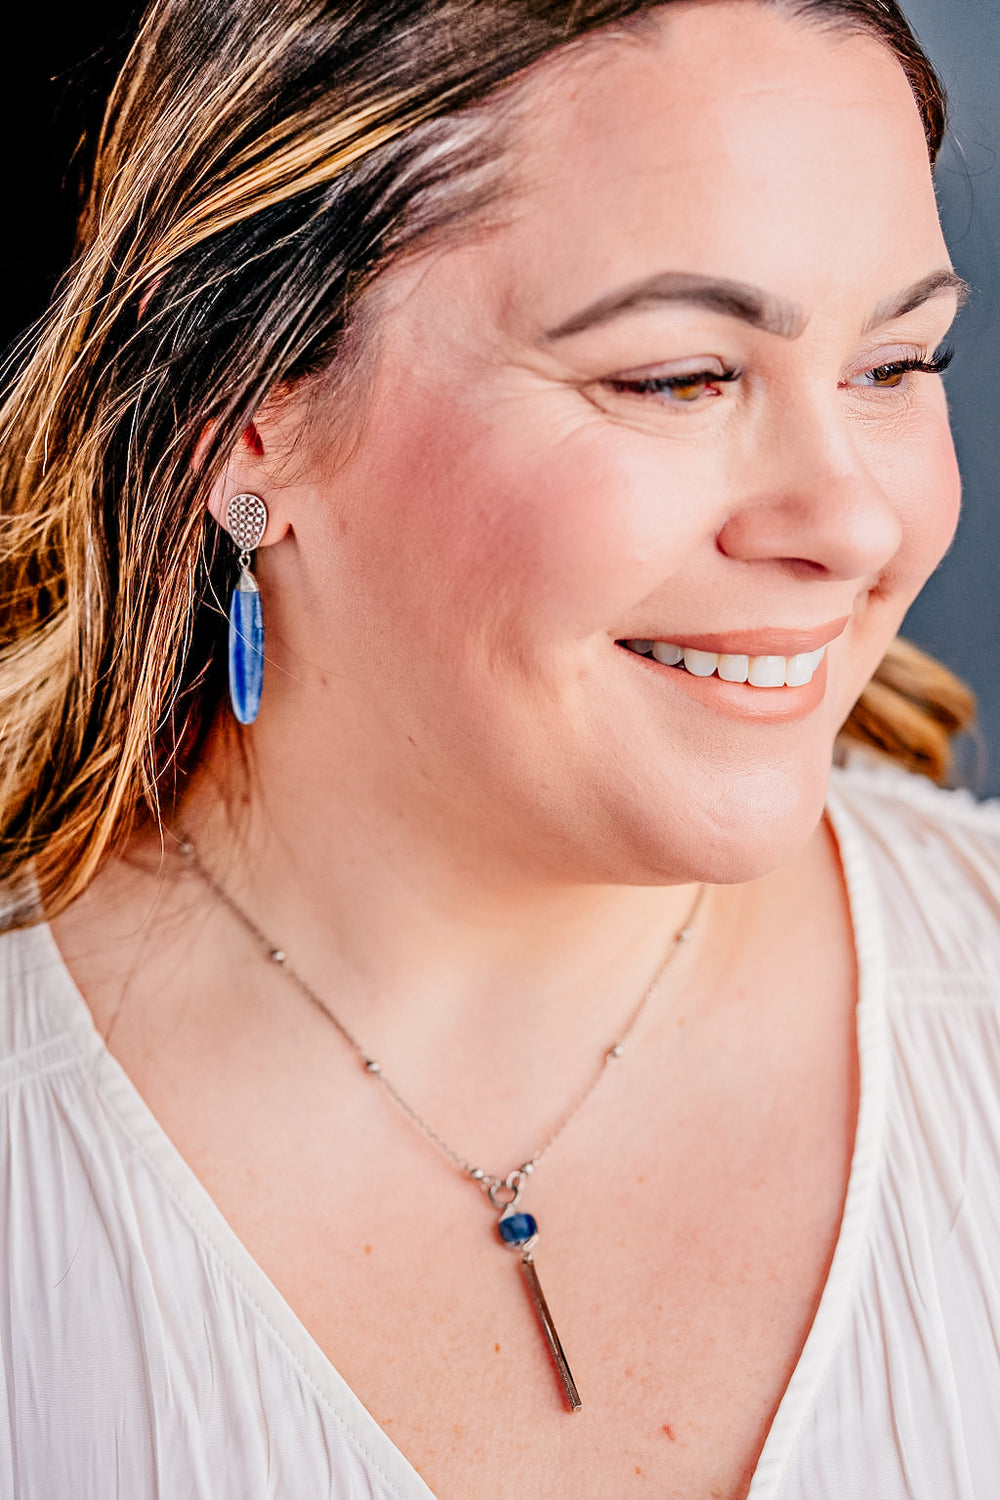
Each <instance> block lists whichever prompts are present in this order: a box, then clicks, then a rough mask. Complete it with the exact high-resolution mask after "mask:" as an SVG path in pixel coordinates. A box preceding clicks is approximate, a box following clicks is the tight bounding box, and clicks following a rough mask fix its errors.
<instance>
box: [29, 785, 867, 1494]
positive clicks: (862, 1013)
mask: <svg viewBox="0 0 1000 1500" xmlns="http://www.w3.org/2000/svg"><path fill="white" fill-rule="evenodd" d="M827 815H828V817H829V820H830V824H831V826H832V828H833V832H834V834H835V837H836V843H837V848H838V853H839V858H840V863H841V868H842V871H843V878H844V883H845V887H846V890H847V900H848V908H849V911H850V918H851V925H852V929H853V934H854V947H855V955H856V969H857V1003H856V1034H857V1050H858V1065H859V1075H860V1082H859V1097H858V1115H857V1123H856V1126H855V1135H854V1145H853V1149H852V1152H851V1165H850V1171H849V1174H848V1182H847V1190H846V1193H845V1197H844V1207H843V1212H842V1215H841V1222H840V1227H839V1230H838V1233H837V1240H836V1245H835V1247H834V1252H833V1256H832V1258H831V1263H830V1269H829V1272H828V1274H827V1278H826V1281H825V1283H824V1286H823V1290H822V1293H821V1295H820V1300H819V1305H818V1307H817V1310H816V1314H815V1317H814V1318H813V1322H812V1325H811V1327H810V1329H809V1333H808V1335H807V1337H806V1341H805V1343H804V1345H803V1348H802V1352H801V1354H800V1356H799V1359H798V1361H797V1363H796V1366H795V1369H794V1371H793V1372H792V1376H791V1379H790V1380H789V1382H788V1385H787V1386H786V1388H785V1392H784V1394H783V1396H782V1398H781V1401H780V1402H779V1404H778V1408H777V1411H776V1412H775V1415H774V1418H773V1420H772V1422H771V1426H770V1428H769V1430H768V1434H767V1438H766V1440H765V1442H764V1446H763V1449H762V1450H761V1453H760V1457H759V1459H758V1461H757V1465H756V1467H755V1469H754V1474H753V1479H752V1481H751V1484H750V1488H749V1490H748V1492H747V1497H746V1500H779V1496H780V1487H781V1483H782V1479H783V1476H784V1473H785V1470H786V1467H787V1464H788V1461H789V1459H790V1457H791V1454H792V1451H793V1448H794V1444H795V1441H796V1438H797V1436H798V1433H799V1432H800V1430H801V1428H802V1425H803V1423H804V1422H805V1420H806V1418H807V1416H808V1414H809V1412H810V1410H811V1409H812V1404H813V1401H814V1398H815V1396H816V1394H817V1391H818V1387H819V1384H820V1381H821V1379H822V1376H823V1373H824V1371H825V1369H826V1367H827V1364H828V1362H829V1358H830V1355H831V1353H832V1350H833V1348H834V1346H835V1344H836V1341H837V1337H838V1333H839V1331H840V1330H841V1329H842V1327H843V1325H844V1322H845V1318H846V1315H847V1311H848V1308H849V1305H850V1299H851V1295H852V1292H853V1289H854V1286H855V1283H856V1279H857V1273H858V1269H859V1266H860V1262H861V1257H862V1253H863V1250H864V1246H865V1243H866V1240H867V1227H868V1223H869V1220H870V1216H871V1209H872V1205H873V1202H874V1198H875V1193H876V1189H877V1184H878V1179H879V1175H880V1169H881V1162H882V1154H883V1138H884V1129H885V1111H886V1097H885V1096H886V1078H887V1033H886V1016H885V969H886V964H885V949H884V942H883V938H882V933H881V928H880V924H879V918H878V915H877V914H878V909H879V908H878V898H877V891H876V889H875V883H874V879H873V876H872V873H871V869H870V867H869V864H868V859H867V856H866V854H865V851H864V846H863V842H862V840H861V839H860V837H859V836H858V834H857V832H856V830H855V828H854V826H853V824H852V821H851V817H850V813H849V812H848V811H847V809H846V808H844V807H843V806H841V805H840V800H839V796H838V794H837V791H836V787H835V783H834V784H833V785H832V786H831V791H830V795H829V798H828V801H827ZM36 932H37V933H39V934H40V935H41V936H42V940H43V941H45V942H47V943H48V945H49V946H50V948H51V950H52V958H53V967H55V968H56V969H57V971H59V972H60V973H61V976H62V978H63V983H64V987H65V990H66V995H67V1000H68V1001H69V1002H70V1004H71V1006H72V1010H73V1012H74V1030H82V1031H83V1032H84V1033H85V1035H86V1036H87V1042H88V1050H89V1051H90V1052H91V1054H92V1057H93V1060H94V1062H95V1064H96V1067H95V1074H94V1076H95V1081H96V1080H98V1079H99V1083H98V1087H99V1089H100V1093H101V1097H102V1099H103V1101H104V1102H105V1104H106V1105H108V1106H110V1107H111V1108H112V1109H113V1110H114V1112H115V1114H116V1115H117V1117H118V1120H119V1122H120V1125H121V1127H122V1129H123V1130H124V1131H125V1133H126V1134H127V1135H128V1137H129V1139H130V1141H131V1142H132V1143H133V1144H134V1145H135V1146H136V1147H137V1148H138V1149H139V1150H140V1151H141V1153H142V1155H143V1157H144V1159H145V1161H146V1163H147V1165H148V1166H149V1168H150V1170H151V1171H152V1172H153V1173H154V1174H155V1176H156V1177H157V1178H158V1180H159V1181H160V1182H161V1183H162V1184H163V1186H164V1187H165V1188H166V1190H167V1191H168V1193H169V1194H170V1197H171V1198H172V1200H173V1202H174V1204H175V1206H176V1207H177V1209H178V1210H179V1211H180V1213H181V1214H182V1215H183V1216H184V1218H185V1219H186V1220H187V1222H188V1224H189V1225H190V1227H191V1228H192V1230H193V1231H194V1233H195V1234H196V1236H197V1237H198V1238H199V1239H200V1240H201V1242H202V1243H203V1244H205V1245H206V1246H207V1247H208V1248H209V1249H210V1251H211V1252H212V1254H213V1256H214V1257H215V1258H216V1260H217V1261H218V1262H219V1263H220V1264H221V1266H222V1267H224V1269H225V1271H226V1274H227V1275H228V1277H229V1278H230V1280H231V1281H232V1282H233V1283H234V1284H235V1285H236V1286H237V1287H238V1288H240V1289H241V1291H242V1293H243V1297H244V1300H245V1301H246V1302H247V1303H248V1304H249V1306H250V1307H251V1309H252V1310H253V1313H254V1315H255V1316H256V1317H258V1318H260V1319H262V1320H263V1321H264V1323H265V1324H266V1325H267V1326H268V1327H269V1329H270V1331H271V1333H272V1335H273V1336H274V1337H275V1338H276V1340H277V1341H278V1343H279V1344H280V1345H281V1346H282V1348H283V1349H284V1351H285V1353H286V1355H287V1356H288V1357H289V1358H290V1359H291V1360H292V1361H293V1362H294V1363H295V1364H296V1365H297V1367H298V1369H299V1370H300V1372H301V1373H302V1376H303V1377H304V1379H305V1380H306V1382H307V1383H308V1385H309V1386H310V1387H311V1388H312V1389H313V1391H314V1393H315V1394H316V1396H317V1397H318V1398H319V1399H320V1400H321V1402H322V1403H323V1405H324V1406H325V1407H326V1409H327V1410H328V1411H330V1412H331V1414H332V1415H333V1417H334V1418H335V1419H336V1421H337V1422H338V1424H339V1425H340V1427H341V1429H342V1431H343V1432H344V1435H345V1437H346V1438H347V1439H348V1440H349V1441H350V1442H351V1443H352V1445H353V1446H354V1447H355V1448H356V1449H357V1451H358V1453H359V1456H360V1457H361V1458H362V1459H363V1460H365V1461H367V1462H368V1463H370V1464H372V1465H374V1467H375V1469H376V1470H377V1471H378V1473H379V1474H380V1476H381V1478H382V1480H383V1481H384V1482H385V1483H387V1484H388V1485H389V1487H390V1489H391V1491H392V1492H393V1493H395V1495H396V1496H397V1497H398V1500H435V1497H434V1494H433V1492H432V1491H431V1490H430V1489H429V1488H428V1486H427V1484H426V1483H425V1481H424V1480H423V1479H422V1478H421V1477H420V1475H419V1474H418V1473H417V1471H416V1469H415V1468H414V1467H413V1465H412V1464H411V1463H410V1461H409V1459H407V1458H406V1456H405V1455H404V1454H403V1453H402V1452H401V1450H400V1449H399V1448H398V1447H397V1446H396V1444H395V1443H394V1442H393V1441H392V1439H391V1438H390V1437H389V1435H388V1433H386V1431H385V1430H384V1428H382V1427H380V1426H379V1424H378V1422H377V1421H376V1420H375V1418H374V1417H373V1416H372V1414H371V1413H370V1412H369V1411H368V1409H367V1407H365V1406H364V1404H363V1403H362V1401H361V1400H360V1398H359V1397H358V1396H357V1395H355V1393H354V1391H353V1390H352V1389H351V1387H350V1386H349V1385H348V1384H347V1382H346V1380H344V1378H343V1377H342V1376H341V1375H340V1373H339V1372H338V1370H337V1369H336V1367H335V1365H334V1364H333V1362H332V1361H331V1360H330V1359H329V1358H328V1357H327V1355H326V1354H325V1353H324V1352H323V1350H322V1349H321V1348H320V1346H319V1345H318V1344H317V1343H316V1341H315V1339H314V1338H313V1337H312V1335H311V1334H310V1333H309V1331H308V1329H307V1328H306V1327H305V1325H304V1324H303V1323H302V1321H301V1319H300V1318H299V1317H298V1315H297V1314H296V1313H295V1312H294V1311H293V1309H292V1307H291V1305H290V1304H289V1303H288V1302H287V1301H286V1299H285V1298H284V1297H283V1296H282V1294H281V1293H280V1292H279V1291H278V1288H277V1287H276V1286H275V1284H274V1282H272V1281H271V1279H270V1278H269V1277H268V1276H267V1274H266V1273H265V1271H264V1270H263V1269H262V1267H261V1266H260V1265H259V1263H258V1262H257V1261H256V1260H255V1259H254V1257H253V1256H252V1255H251V1253H250V1251H249V1250H248V1249H247V1247H246V1246H245V1245H244V1243H243V1241H242V1240H241V1239H240V1238H239V1236H238V1235H237V1234H236V1232H235V1230H234V1229H233V1228H232V1227H231V1226H230V1224H229V1222H228V1220H227V1219H226V1218H225V1216H224V1215H223V1213H222V1211H221V1209H219V1207H218V1206H217V1205H216V1203H215V1201H214V1199H213V1198H212V1197H211V1196H210V1194H209V1193H208V1191H207V1189H206V1188H205V1187H204V1186H203V1185H202V1183H201V1182H200V1180H199V1179H198V1177H197V1176H196V1175H195V1173H194V1171H193V1169H192V1168H191V1167H190V1166H189V1165H188V1163H187V1162H186V1161H185V1159H184V1157H183V1156H182V1155H181V1153H180V1152H179V1151H178V1149H177V1147H176V1146H175V1145H174V1143H173V1141H172V1140H171V1139H170V1137H169V1136H168V1135H167V1133H166V1131H165V1130H164V1129H163V1127H162V1126H161V1125H160V1123H159V1121H158V1120H157V1119H156V1117H155V1116H154V1114H153V1113H152V1111H151V1110H150V1108H149V1106H148V1104H147V1103H146V1101H145V1100H144V1099H143V1097H142V1095H141V1094H140V1093H139V1091H138V1089H137V1088H136V1086H135V1085H134V1084H133V1082H132V1080H131V1078H130V1077H129V1076H128V1074H127V1073H126V1072H125V1069H124V1068H123V1067H122V1065H121V1064H120V1063H119V1062H118V1060H117V1059H116V1058H115V1057H114V1056H113V1054H112V1053H111V1052H110V1051H109V1050H108V1048H107V1046H106V1045H105V1043H104V1040H103V1038H102V1037H101V1035H100V1033H99V1032H98V1030H97V1028H96V1026H95V1024H94V1020H93V1017H92V1015H91V1012H90V1008H89V1007H88V1005H87V1003H86V1001H85V1000H84V998H83V995H82V994H81V993H80V990H79V989H78V987H77V985H76V983H75V981H74V979H73V977H72V975H71V974H70V972H69V970H68V968H67V967H66V964H65V962H64V961H63V958H62V955H61V953H60V952H59V949H58V945H57V944H56V941H55V937H54V935H53V933H52V932H51V929H50V928H49V927H48V925H47V924H43V925H42V926H40V927H39V928H37V929H36Z"/></svg>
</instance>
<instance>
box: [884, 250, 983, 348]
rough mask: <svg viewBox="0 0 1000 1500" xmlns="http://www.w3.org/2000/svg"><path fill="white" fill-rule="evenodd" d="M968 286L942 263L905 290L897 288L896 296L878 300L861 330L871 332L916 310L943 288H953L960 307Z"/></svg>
mask: <svg viewBox="0 0 1000 1500" xmlns="http://www.w3.org/2000/svg"><path fill="white" fill-rule="evenodd" d="M971 290H972V289H971V287H970V286H969V283H968V282H967V281H963V279H962V277H961V276H959V275H957V274H956V272H954V271H953V270H951V268H950V267H948V266H944V267H942V268H941V270H940V271H931V273H930V275H929V276H923V277H921V279H920V280H919V281H915V282H914V283H913V285H912V286H909V287H907V288H906V290H905V292H900V294H899V296H898V297H892V298H891V299H890V300H889V301H887V302H880V303H879V305H878V307H876V309H875V311H874V312H873V313H872V315H871V317H870V318H869V319H868V321H867V323H866V324H865V326H864V332H865V333H871V332H872V330H873V329H875V328H881V326H882V324H883V323H893V322H895V320H896V319H897V318H905V317H906V314H907V313H911V312H915V311H916V309H917V308H918V307H923V305H924V303H925V302H930V301H931V299H932V298H933V297H940V295H941V293H942V292H954V293H955V295H956V297H957V298H958V305H959V307H962V306H963V305H964V303H966V302H967V301H968V300H969V294H970V292H971Z"/></svg>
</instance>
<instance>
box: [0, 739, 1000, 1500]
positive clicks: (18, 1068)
mask: <svg viewBox="0 0 1000 1500" xmlns="http://www.w3.org/2000/svg"><path fill="white" fill-rule="evenodd" d="M828 811H829V816H830V819H831V822H832V825H833V828H834V831H835V833H836V836H837V842H838V846H839V849H840V853H841V858H842V861H843V866H844V873H845V878H846V882H847V888H848V894H849V898H850V905H851V914H852V920H853V926H854V934H855V943H856V948H857V959H858V974H859V993H858V1006H857V1025H858V1053H859V1060H860V1080H861V1085H860V1106H859V1115H858V1125H857V1133H856V1138H855V1144H854V1152H853V1158H852V1165H851V1172H850V1178H849V1184H848V1190H847V1196H846V1200H845V1205H844V1213H843V1218H842V1222H841V1226H840V1232H839V1235H838V1239H837V1244H836V1248H835V1251H834V1256H833V1260H832V1264H831V1268H830V1271H829V1275H828V1277H827V1281H826V1285H825V1287H824V1290H823V1294H822V1297H821V1300H820V1305H819V1308H818V1311H817V1314H816V1317H815V1319H814V1322H813V1326H812V1328H811V1330H810V1333H809V1336H808V1338H807V1340H806V1344H805V1347H804V1349H803V1351H802V1354H801V1357H800V1359H799V1361H798V1364H797V1366H796V1368H795V1371H794V1373H793V1375H792V1378H791V1381H790V1382H789V1385H788V1387H787V1390H786V1391H785V1394H784V1397H783V1399H782V1401H781V1404H780V1406H779V1409H778V1411H777V1413H776V1415H775V1418H774V1421H773V1423H772V1425H771V1429H770V1432H769V1434H768V1437H767V1440H766V1443H765V1445H764V1449H763V1452H762V1453H761V1456H760V1460H759V1462H758V1464H757V1468H756V1472H755V1475H754V1479H753V1482H752V1485H751V1489H750V1500H996V1497H997V1495H998V1494H1000V1421H998V1413H1000V803H986V804H980V803H977V802H976V801H975V800H974V799H973V798H972V797H971V796H970V795H969V794H968V793H965V792H946V791H941V790H939V789H937V788H935V787H933V786H932V785H931V784H930V783H929V782H927V781H925V780H923V779H921V778H917V777H912V776H908V775H907V774H905V773H904V772H901V771H898V770H896V769H895V768H894V767H892V766H891V765H887V764H885V765H883V764H881V763H878V762H875V761H874V760H871V759H869V758H868V757H867V756H865V755H855V756H854V757H852V759H851V761H850V762H849V763H848V765H847V766H846V767H843V768H838V769H836V770H835V771H834V773H833V777H832V782H831V789H830V795H829V801H828ZM0 1360H2V1374H3V1381H2V1389H0V1495H2V1496H11V1497H16V1500H54V1497H63V1496H65V1497H70V1496H72V1497H73V1500H117V1497H121V1500H179V1497H181V1496H183V1497H184V1500H292V1497H295V1500H299V1497H305V1496H308V1497H309V1500H324V1497H331V1500H333V1497H336V1500H433V1497H432V1495H431V1492H430V1490H429V1489H428V1488H427V1486H426V1484H425V1483H424V1482H423V1480H422V1479H421V1478H420V1476H419V1475H418V1474H417V1473H416V1471H415V1470H414V1468H413V1467H412V1466H411V1465H410V1464H409V1462H408V1461H407V1460H406V1458H405V1457H404V1456H403V1455H402V1454H401V1453H400V1451H399V1450H398V1449H397V1448H396V1447H395V1445H394V1444H393V1443H392V1442H391V1440H390V1439H389V1437H388V1436H387V1434H386V1433H385V1432H384V1431H383V1430H382V1429H381V1428H380V1427H379V1426H378V1424H377V1423H376V1422H375V1420H374V1418H373V1417H372V1416H371V1415H370V1414H369V1413H368V1412H367V1411H366V1409H365V1408H364V1406H363V1405H362V1404H361V1402H360V1401H359V1400H358V1398H357V1397H356V1396H355V1395H354V1394H353V1392H352V1391H351V1390H350V1389H349V1387H348V1386H347V1384H346V1383H345V1382H344V1380H343V1379H342V1378H341V1377H340V1376H339V1375H338V1373H337V1371H336V1370H335V1369H334V1367H333V1366H332V1364H331V1363H330V1361H329V1360H328V1359H327V1358H326V1356H325V1355H324V1354H323V1353H322V1351H321V1350H320V1349H319V1348H318V1346H317V1345H316V1344H315V1342H314V1341H313V1340H312V1338H311V1337H310V1336H309V1334H308V1333H307V1332H306V1330H305V1328H304V1327H303V1326H302V1324H301V1323H300V1322H299V1320H298V1318H297V1317H296V1316H295V1314H294V1313H293V1312H292V1310H291V1308H290V1307H289V1306H288V1304H287V1303H286V1302H285V1300H284V1299H283V1298H282V1296H281V1295H280V1293H279V1292H278V1291H277V1289H276V1288H275V1286H274V1285H273V1283H272V1282H271V1281H270V1280H269V1279H268V1278H267V1277H266V1276H265V1274H264V1272H263V1271H262V1270H261V1268H260V1267H259V1266H258V1265H257V1264H256V1262H255V1261H254V1260H253V1259H252V1257H251V1256H250V1254H249V1252H248V1251H247V1250H246V1248H245V1247H244V1246H243V1245H242V1243H241V1242H240V1241H239V1239H238V1238H237V1237H236V1235H235V1234H234V1232H233V1231H232V1229H231V1228H230V1227H229V1225H228V1224H227V1222H226V1221H225V1219H224V1218H223V1216H222V1214H221V1212H220V1211H219V1209H218V1208H217V1207H216V1205H215V1204H214V1202H213V1201H212V1199H211V1198H210V1197H209V1195H208V1194H207V1193H206V1191H205V1189H204V1188H203V1187H202V1186H201V1184H200V1183H199V1181H198V1179H197V1178H196V1177H195V1175H194V1173H193V1172H192V1171H191V1169H190V1168H189V1167H188V1165H187V1164H186V1162H185V1161H184V1160H183V1158H182V1157H181V1156H180V1154H179V1152H178V1151H177V1150H176V1148H175V1147H174V1146H173V1144H172V1143H171V1141H170V1140H169V1139H168V1137H167V1136H166V1135H165V1133H164V1132H163V1130H162V1129H161V1127H160V1126H159V1124H158V1123H157V1121H156V1120H155V1119H154V1117H153V1115H152V1114H151V1113H150V1111H149V1109H148V1107H147V1106H146V1104H145V1103H144V1101H143V1100H142V1098H141V1097H140V1095H139V1094H138V1092H137V1090H136V1089H135V1088H134V1086H133V1085H132V1083H131V1081H130V1080H129V1078H128V1077H127V1075H126V1074H125V1072H124V1071H123V1069H122V1068H121V1066H120V1065H119V1064H118V1063H117V1062H116V1060H115V1059H114V1058H113V1057H112V1056H111V1054H110V1053H109V1052H108V1050H107V1048H106V1047H105V1045H104V1043H103V1041H102V1039H101V1037H100V1035H99V1034H98V1032H97V1030H96V1029H95V1027H94V1024H93V1021H92V1019H91V1016H90V1012H89V1010H88V1009H87V1006H86V1004H85V1002H84V1000H83V998H82V997H81V995H80V994H79V992H78V990H77V989H76V987H75V985H74V983H73V980H72V978H71V977H70V975H69V973H68V972H67V970H66V968H65V965H64V964H63V962H62V959H61V957H60V955H59V952H58V950H57V948H56V946H55V943H54V941H53V938H52V936H51V933H50V932H49V929H48V928H47V927H46V926H44V925H41V926H38V927H35V928H32V929H30V930H27V931H22V932H15V933H10V934H7V935H6V936H4V937H2V938H0Z"/></svg>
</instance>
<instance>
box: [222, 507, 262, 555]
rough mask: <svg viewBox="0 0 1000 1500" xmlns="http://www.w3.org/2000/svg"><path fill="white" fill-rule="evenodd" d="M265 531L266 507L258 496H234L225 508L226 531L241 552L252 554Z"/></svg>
mask: <svg viewBox="0 0 1000 1500" xmlns="http://www.w3.org/2000/svg"><path fill="white" fill-rule="evenodd" d="M266 529H267V506H266V505H265V504H264V502H263V500H262V499H261V498H260V496H259V495H234V496H233V498H232V499H231V500H230V502H229V504H228V505H227V506H226V530H227V531H228V532H229V535H230V536H231V537H232V539H233V541H234V542H235V543H236V545H237V547H239V549H240V551H241V552H253V551H255V550H256V548H257V547H259V546H260V539H261V537H262V536H263V535H264V532H265V530H266Z"/></svg>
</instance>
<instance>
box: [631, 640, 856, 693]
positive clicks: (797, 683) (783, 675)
mask: <svg viewBox="0 0 1000 1500" xmlns="http://www.w3.org/2000/svg"><path fill="white" fill-rule="evenodd" d="M621 644H622V645H623V646H625V648H626V649H627V650H629V651H632V652H634V653H635V655H636V656H648V657H651V658H652V659H653V660H654V661H658V662H660V663H661V665H663V666H665V667H676V668H678V670H680V671H683V672H689V673H690V674H691V675H692V676H693V677H719V678H720V679H721V680H722V681H723V682H744V683H747V684H748V685H749V686H750V687H755V688H783V687H806V686H807V685H808V684H809V683H810V682H812V679H813V676H814V674H815V673H816V671H817V669H818V667H819V664H820V662H821V661H822V660H823V658H824V656H825V655H826V647H825V646H820V647H819V649H818V650H817V651H803V652H800V653H799V655H797V656H740V655H735V654H734V655H729V654H727V653H725V652H717V651H697V650H695V649H694V648H693V647H691V646H678V645H674V644H673V642H671V641H623V642H622V643H621Z"/></svg>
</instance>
